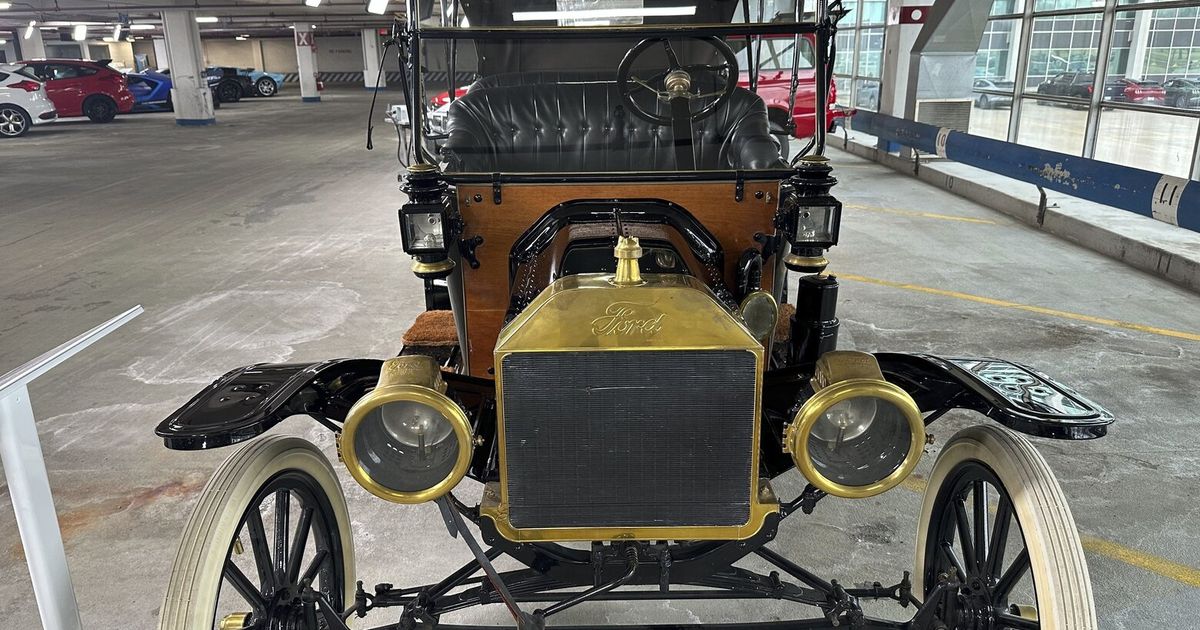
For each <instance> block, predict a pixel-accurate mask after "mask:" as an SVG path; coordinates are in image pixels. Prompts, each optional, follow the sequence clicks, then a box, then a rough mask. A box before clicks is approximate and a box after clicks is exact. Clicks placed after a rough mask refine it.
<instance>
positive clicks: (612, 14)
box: [512, 5, 696, 22]
mask: <svg viewBox="0 0 1200 630" xmlns="http://www.w3.org/2000/svg"><path fill="white" fill-rule="evenodd" d="M672 15H696V7H695V5H693V6H690V7H644V8H640V9H639V8H629V9H580V10H577V11H513V14H512V16H513V21H514V22H533V21H540V20H605V19H609V18H628V17H666V16H672Z"/></svg>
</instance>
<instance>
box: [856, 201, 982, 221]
mask: <svg viewBox="0 0 1200 630" xmlns="http://www.w3.org/2000/svg"><path fill="white" fill-rule="evenodd" d="M842 207H843V208H853V209H854V210H870V211H871V212H886V213H888V214H899V215H901V216H906V217H920V218H922V219H941V220H943V221H961V222H963V223H982V224H985V225H1000V224H999V223H998V222H996V221H992V220H991V219H976V218H974V217H959V216H955V215H952V214H937V213H934V212H919V211H917V210H901V209H899V208H883V207H880V206H864V205H861V204H857V203H848V204H844V205H843V206H842Z"/></svg>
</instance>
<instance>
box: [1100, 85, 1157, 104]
mask: <svg viewBox="0 0 1200 630" xmlns="http://www.w3.org/2000/svg"><path fill="white" fill-rule="evenodd" d="M1104 99H1105V100H1108V101H1121V102H1124V103H1140V104H1143V105H1165V104H1166V102H1167V90H1166V88H1164V87H1163V86H1162V84H1161V83H1158V82H1157V81H1134V80H1133V79H1109V80H1108V81H1105V82H1104Z"/></svg>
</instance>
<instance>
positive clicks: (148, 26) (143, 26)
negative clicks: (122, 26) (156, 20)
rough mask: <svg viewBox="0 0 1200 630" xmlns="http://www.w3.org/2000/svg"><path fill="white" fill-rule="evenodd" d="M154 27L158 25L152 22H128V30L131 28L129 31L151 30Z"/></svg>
mask: <svg viewBox="0 0 1200 630" xmlns="http://www.w3.org/2000/svg"><path fill="white" fill-rule="evenodd" d="M155 28H158V27H156V26H154V25H153V24H130V25H129V30H131V31H153V30H154V29H155Z"/></svg>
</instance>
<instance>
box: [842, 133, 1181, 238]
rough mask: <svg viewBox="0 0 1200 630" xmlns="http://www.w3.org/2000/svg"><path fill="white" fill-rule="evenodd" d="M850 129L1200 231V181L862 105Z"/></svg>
mask: <svg viewBox="0 0 1200 630" xmlns="http://www.w3.org/2000/svg"><path fill="white" fill-rule="evenodd" d="M851 128H853V129H854V130H855V131H861V132H863V133H867V134H870V135H873V136H876V137H879V138H882V139H884V140H889V141H892V142H896V143H899V144H903V145H905V146H908V147H911V148H913V149H917V150H919V151H923V152H925V153H932V154H937V155H938V156H941V157H944V158H946V159H949V160H954V161H955V162H960V163H962V164H967V165H969V166H974V167H976V168H981V169H983V170H985V171H991V172H993V173H997V174H999V175H1004V176H1006V177H1011V178H1013V179H1017V180H1020V181H1023V182H1027V183H1030V184H1035V185H1037V186H1041V187H1043V188H1046V189H1048V190H1054V191H1057V192H1061V193H1065V194H1068V195H1071V196H1073V197H1079V198H1080V199H1086V200H1088V201H1094V202H1096V203H1102V204H1104V205H1108V206H1113V207H1116V208H1120V209H1121V210H1128V211H1129V212H1135V213H1137V214H1140V215H1143V216H1147V217H1152V218H1155V219H1158V220H1159V221H1164V222H1166V223H1170V224H1171V225H1177V226H1179V227H1181V228H1186V229H1189V230H1192V231H1195V232H1200V182H1193V181H1191V180H1188V179H1187V178H1183V177H1175V176H1173V175H1164V174H1162V173H1155V172H1153V171H1147V170H1143V169H1140V168H1133V167H1130V166H1121V165H1119V164H1112V163H1110V162H1101V161H1099V160H1092V159H1089V158H1083V157H1079V156H1075V155H1069V154H1066V153H1058V152H1055V151H1046V150H1044V149H1035V148H1033V147H1027V146H1023V145H1019V144H1014V143H1011V142H1004V141H1002V140H993V139H991V138H984V137H981V136H973V135H971V134H967V133H962V132H960V131H952V130H950V129H946V128H944V127H943V128H939V127H935V126H933V125H927V124H925V123H919V122H914V121H911V120H905V119H903V118H896V117H894V116H888V115H886V114H877V113H875V112H870V111H865V110H859V112H858V113H857V114H855V115H854V116H853V117H852V118H851Z"/></svg>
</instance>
